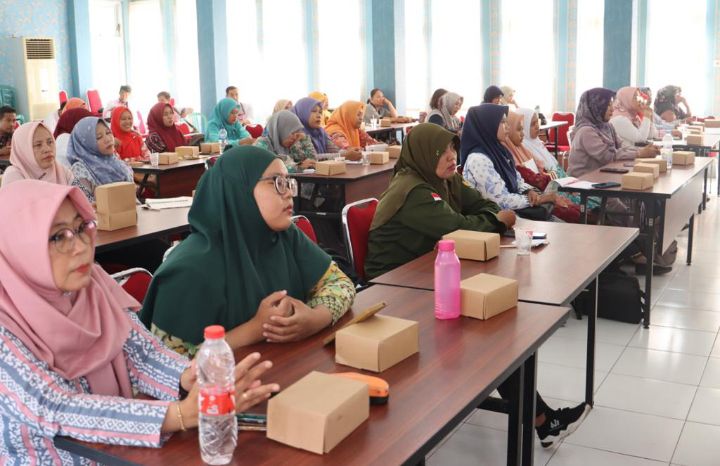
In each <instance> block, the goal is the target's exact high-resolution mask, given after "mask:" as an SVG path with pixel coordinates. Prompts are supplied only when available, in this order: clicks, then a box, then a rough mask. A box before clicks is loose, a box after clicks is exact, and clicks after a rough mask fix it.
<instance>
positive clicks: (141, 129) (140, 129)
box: [135, 110, 147, 137]
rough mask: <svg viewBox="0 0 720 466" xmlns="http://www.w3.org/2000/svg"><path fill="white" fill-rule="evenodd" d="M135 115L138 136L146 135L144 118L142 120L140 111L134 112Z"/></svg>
mask: <svg viewBox="0 0 720 466" xmlns="http://www.w3.org/2000/svg"><path fill="white" fill-rule="evenodd" d="M135 115H136V116H137V129H138V133H140V136H142V137H147V128H146V127H145V120H143V116H142V113H140V110H138V111H136V112H135Z"/></svg>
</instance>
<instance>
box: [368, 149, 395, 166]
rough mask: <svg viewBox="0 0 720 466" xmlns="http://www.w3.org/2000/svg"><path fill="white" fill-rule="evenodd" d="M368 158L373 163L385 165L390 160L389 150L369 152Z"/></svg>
mask: <svg viewBox="0 0 720 466" xmlns="http://www.w3.org/2000/svg"><path fill="white" fill-rule="evenodd" d="M368 160H369V161H370V163H371V164H372V165H383V164H385V163H388V162H389V161H390V153H389V152H368Z"/></svg>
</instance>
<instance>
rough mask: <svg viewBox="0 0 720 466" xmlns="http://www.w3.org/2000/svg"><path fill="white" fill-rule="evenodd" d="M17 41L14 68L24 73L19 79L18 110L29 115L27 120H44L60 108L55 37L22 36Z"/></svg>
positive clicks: (14, 45)
mask: <svg viewBox="0 0 720 466" xmlns="http://www.w3.org/2000/svg"><path fill="white" fill-rule="evenodd" d="M14 41H15V43H14V44H13V47H12V48H13V49H14V50H13V54H14V58H15V65H16V68H15V69H18V70H21V73H22V76H18V79H17V80H16V87H17V95H16V100H17V107H18V108H17V110H18V112H19V113H22V114H24V115H27V117H28V121H32V120H41V119H43V118H45V117H46V116H47V115H49V114H50V113H52V112H53V111H55V110H57V108H58V102H57V96H58V66H57V60H56V58H55V40H54V39H51V38H45V37H20V38H16V39H14Z"/></svg>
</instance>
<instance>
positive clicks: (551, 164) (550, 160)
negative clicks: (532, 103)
mask: <svg viewBox="0 0 720 466" xmlns="http://www.w3.org/2000/svg"><path fill="white" fill-rule="evenodd" d="M517 112H518V113H519V114H521V115H522V116H523V118H524V120H525V122H524V123H525V125H524V128H525V131H524V132H523V146H525V148H526V149H528V150H529V151H530V152H531V153H532V155H533V158H534V159H535V161H536V162H538V161H539V162H540V163H539V165H541V166H543V167H544V168H545V170H547V171H548V172H553V173H554V174H555V175H556V176H554V177H553V178H563V177H565V176H567V174H566V173H565V170H563V168H562V166H560V164H559V163H558V161H557V160H556V159H555V157H553V155H552V154H551V153H550V152H549V151H548V150H547V148H546V147H545V143H543V142H542V141H541V140H540V138H539V137H538V133H539V131H540V120H539V118H538V115H537V113H536V112H535V110H532V109H530V108H519V109H517Z"/></svg>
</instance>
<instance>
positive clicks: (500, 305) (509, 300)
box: [460, 273, 518, 320]
mask: <svg viewBox="0 0 720 466" xmlns="http://www.w3.org/2000/svg"><path fill="white" fill-rule="evenodd" d="M517 301H518V282H517V280H513V279H512V278H505V277H499V276H497V275H490V274H489V273H479V274H477V275H475V276H472V277H470V278H466V279H465V280H462V281H461V282H460V308H461V311H460V313H461V314H462V315H464V316H467V317H473V318H475V319H480V320H485V319H489V318H491V317H493V316H496V315H498V314H500V313H501V312H505V311H507V310H508V309H512V308H513V307H515V306H517Z"/></svg>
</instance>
